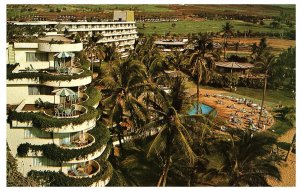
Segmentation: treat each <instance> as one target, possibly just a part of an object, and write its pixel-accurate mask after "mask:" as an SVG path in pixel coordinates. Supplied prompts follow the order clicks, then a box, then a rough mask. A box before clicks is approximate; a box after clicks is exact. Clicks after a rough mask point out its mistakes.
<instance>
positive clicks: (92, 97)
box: [84, 87, 101, 106]
mask: <svg viewBox="0 0 300 191" xmlns="http://www.w3.org/2000/svg"><path fill="white" fill-rule="evenodd" d="M86 94H87V95H88V96H89V99H88V100H87V101H86V102H85V103H84V105H87V106H94V105H95V104H97V103H99V101H100V100H101V94H100V91H98V90H97V88H95V87H88V88H87V90H86Z"/></svg>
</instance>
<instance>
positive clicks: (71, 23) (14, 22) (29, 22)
mask: <svg viewBox="0 0 300 191" xmlns="http://www.w3.org/2000/svg"><path fill="white" fill-rule="evenodd" d="M8 23H13V24H15V25H57V24H61V25H88V24H126V23H127V24H135V22H126V21H123V22H114V21H111V22H88V21H79V22H71V21H62V22H58V21H27V22H19V21H8Z"/></svg>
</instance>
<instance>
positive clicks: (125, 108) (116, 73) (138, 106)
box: [100, 59, 147, 147]
mask: <svg viewBox="0 0 300 191" xmlns="http://www.w3.org/2000/svg"><path fill="white" fill-rule="evenodd" d="M144 73H145V69H144V67H143V66H142V65H140V64H139V63H138V62H136V61H134V60H131V59H127V60H125V61H123V62H120V63H115V64H114V65H113V66H112V67H111V69H110V70H109V73H108V74H107V75H106V76H105V77H104V78H103V79H102V80H101V81H100V83H102V84H103V85H104V86H105V88H106V89H105V90H104V91H105V93H106V95H107V97H106V98H104V99H103V103H104V105H105V106H106V107H107V108H109V110H110V111H111V113H110V114H109V121H110V123H111V125H114V124H115V125H116V127H117V133H118V138H119V142H120V146H121V147H122V143H121V135H122V129H121V127H120V126H119V124H120V122H122V121H123V118H125V117H127V118H128V119H129V120H130V121H131V122H132V123H133V127H136V128H137V127H139V126H142V125H143V122H144V121H146V113H147V111H146V107H145V106H144V104H143V103H142V101H141V100H139V99H138V97H139V96H140V95H141V93H142V92H143V89H144V86H145V84H144V76H145V74H144Z"/></svg>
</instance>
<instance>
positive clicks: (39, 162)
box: [32, 157, 58, 166]
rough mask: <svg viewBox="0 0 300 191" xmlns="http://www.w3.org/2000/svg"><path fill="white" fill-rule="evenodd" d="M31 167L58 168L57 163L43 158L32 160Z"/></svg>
mask: <svg viewBox="0 0 300 191" xmlns="http://www.w3.org/2000/svg"><path fill="white" fill-rule="evenodd" d="M32 165H33V166H58V163H57V162H55V161H53V160H51V159H47V158H45V157H36V158H33V160H32Z"/></svg>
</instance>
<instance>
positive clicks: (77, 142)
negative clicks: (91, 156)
mask: <svg viewBox="0 0 300 191" xmlns="http://www.w3.org/2000/svg"><path fill="white" fill-rule="evenodd" d="M71 139H72V140H71V141H70V142H68V143H66V142H64V143H61V144H60V145H59V146H60V147H61V148H63V149H81V148H85V147H89V146H91V145H92V144H93V143H94V142H95V137H94V136H93V135H91V134H89V133H82V132H79V133H76V134H75V135H73V136H72V137H71Z"/></svg>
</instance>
